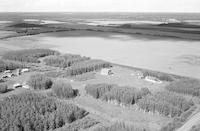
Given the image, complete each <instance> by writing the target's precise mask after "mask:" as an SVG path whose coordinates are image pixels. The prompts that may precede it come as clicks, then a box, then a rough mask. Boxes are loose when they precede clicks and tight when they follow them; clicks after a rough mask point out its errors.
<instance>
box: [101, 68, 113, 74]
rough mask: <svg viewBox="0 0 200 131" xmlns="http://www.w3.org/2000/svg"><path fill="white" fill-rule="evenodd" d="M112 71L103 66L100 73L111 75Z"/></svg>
mask: <svg viewBox="0 0 200 131" xmlns="http://www.w3.org/2000/svg"><path fill="white" fill-rule="evenodd" d="M112 74H113V72H112V70H111V69H108V68H104V69H102V70H101V75H112Z"/></svg>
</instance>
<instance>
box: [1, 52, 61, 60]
mask: <svg viewBox="0 0 200 131" xmlns="http://www.w3.org/2000/svg"><path fill="white" fill-rule="evenodd" d="M56 54H58V52H57V51H54V50H50V49H25V50H17V51H10V52H7V53H5V54H4V55H3V56H2V58H3V59H6V60H13V61H19V62H30V63H39V62H40V61H39V60H38V58H40V57H45V56H49V55H56Z"/></svg>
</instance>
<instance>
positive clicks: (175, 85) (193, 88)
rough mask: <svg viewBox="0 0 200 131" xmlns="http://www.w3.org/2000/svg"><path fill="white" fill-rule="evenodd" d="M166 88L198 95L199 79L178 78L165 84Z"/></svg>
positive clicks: (199, 90)
mask: <svg viewBox="0 0 200 131" xmlns="http://www.w3.org/2000/svg"><path fill="white" fill-rule="evenodd" d="M166 89H167V90H169V91H172V92H177V93H181V94H188V95H192V96H200V81H199V80H195V79H189V78H188V79H180V80H179V81H174V82H172V83H170V84H169V85H168V86H166Z"/></svg>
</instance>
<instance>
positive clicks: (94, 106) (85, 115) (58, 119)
mask: <svg viewBox="0 0 200 131" xmlns="http://www.w3.org/2000/svg"><path fill="white" fill-rule="evenodd" d="M62 26H63V24H59V25H57V26H56V25H54V24H52V25H51V24H49V25H48V24H47V25H38V24H37V23H31V24H30V23H29V24H27V23H14V24H12V25H10V24H9V26H7V25H6V27H5V28H4V30H6V32H5V31H3V32H0V33H1V34H2V35H1V34H0V37H1V38H2V39H1V41H4V43H3V44H0V52H1V54H0V62H1V63H0V76H1V79H0V80H1V81H0V105H1V106H0V116H1V117H0V120H1V121H0V130H16V131H20V130H38V131H43V130H52V131H65V130H69V131H104V130H105V131H108V130H109V129H110V130H116V129H118V130H120V129H121V130H124V131H129V130H132V131H143V130H145V131H175V130H177V131H186V130H188V129H191V128H197V130H198V124H199V123H198V120H199V119H198V117H199V110H200V101H199V92H200V80H199V79H195V78H189V77H186V76H179V75H174V74H170V73H163V72H160V71H153V70H150V69H148V70H147V69H143V68H136V67H128V66H123V65H119V64H114V63H110V62H108V61H104V60H99V59H94V58H92V57H91V56H81V55H77V54H63V52H58V51H56V50H52V49H54V46H53V45H48V44H40V42H39V41H43V40H44V39H42V37H37V38H38V40H36V39H35V38H34V37H33V36H32V35H36V34H40V33H49V32H62V31H72V30H73V31H75V30H80V28H81V29H83V30H84V31H85V30H87V31H88V30H89V32H90V31H97V30H98V31H106V32H107V31H108V32H113V31H115V32H116V31H117V32H126V33H137V32H138V31H139V32H140V33H141V32H142V33H143V31H144V32H146V33H147V34H148V33H149V32H151V29H152V27H145V29H140V28H141V27H137V28H139V29H138V30H137V29H136V32H132V31H131V30H126V29H125V27H123V28H122V27H120V30H119V28H114V27H93V26H88V25H81V24H80V25H79V26H74V25H73V24H69V25H68V24H67V25H66V24H64V26H65V27H66V28H62ZM164 26H165V25H164ZM171 26H174V25H171ZM1 28H3V27H1ZM126 28H127V27H126ZM132 28H136V27H132ZM146 28H148V30H147V29H146ZM154 28H156V27H154ZM156 29H157V28H156ZM8 30H9V31H8ZM10 30H12V31H10ZM87 31H86V32H87ZM162 31H163V30H161V32H162ZM16 32H17V33H16ZM175 32H176V31H175ZM151 33H152V32H151ZM154 33H155V32H153V34H154ZM156 33H160V32H156ZM162 33H163V32H162ZM167 33H169V32H167ZM167 33H166V31H164V33H163V34H162V35H164V36H165V35H167V36H168V34H167ZM179 33H180V34H179ZM181 33H182V32H176V33H175V34H174V35H175V36H174V37H179V38H181V37H184V36H185V34H181ZM190 33H191V32H190ZM193 33H194V32H192V33H191V34H190V35H191V36H188V37H189V38H191V39H197V38H198V37H197V35H196V34H195V35H193ZM50 34H51V33H50ZM54 35H55V34H53V35H52V37H55V36H54ZM86 35H87V34H86ZM154 35H156V34H154ZM179 35H180V36H179ZM102 37H104V36H102ZM150 37H151V36H150ZM30 39H31V40H32V42H30ZM27 41H29V42H27ZM1 47H2V48H1ZM63 50H68V49H67V48H64V49H63ZM69 50H70V49H69ZM90 57H91V58H90ZM122 64H123V63H122ZM104 69H109V70H110V71H111V73H110V74H109V73H107V74H106V75H105V74H103V73H102V71H103V70H104ZM22 70H26V71H24V72H23V71H22ZM17 71H20V72H21V73H20V74H18V75H16V74H15V73H16V72H17ZM7 72H8V73H7ZM10 72H11V73H10ZM10 74H11V77H10V76H9V75H10ZM5 75H7V76H6V77H5ZM16 103H18V104H16ZM30 106H31V107H34V108H30ZM12 107H15V108H12ZM13 113H14V114H13ZM32 115H34V117H32ZM9 116H13V117H9ZM6 121H9V123H6ZM195 125H196V127H194V126H195Z"/></svg>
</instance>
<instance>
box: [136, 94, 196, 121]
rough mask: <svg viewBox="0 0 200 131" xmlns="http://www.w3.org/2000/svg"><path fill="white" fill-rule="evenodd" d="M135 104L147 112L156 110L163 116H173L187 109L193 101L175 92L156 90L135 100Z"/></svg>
mask: <svg viewBox="0 0 200 131" xmlns="http://www.w3.org/2000/svg"><path fill="white" fill-rule="evenodd" d="M137 105H138V106H139V107H140V108H141V109H143V110H145V111H148V112H149V111H150V112H154V113H155V112H158V113H159V114H163V115H165V116H171V117H175V116H180V115H181V114H182V113H183V112H185V111H187V110H189V109H190V108H191V107H192V106H193V105H194V103H193V102H192V101H191V100H186V98H184V97H183V96H181V95H178V94H175V93H171V92H157V93H156V94H154V95H148V96H145V97H143V98H142V99H140V100H139V101H138V102H137Z"/></svg>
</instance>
